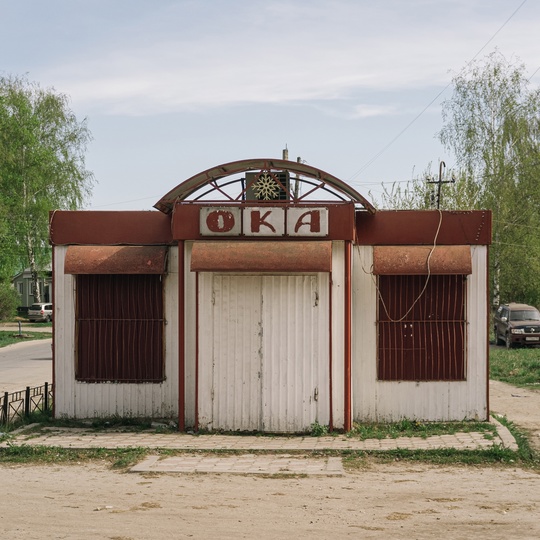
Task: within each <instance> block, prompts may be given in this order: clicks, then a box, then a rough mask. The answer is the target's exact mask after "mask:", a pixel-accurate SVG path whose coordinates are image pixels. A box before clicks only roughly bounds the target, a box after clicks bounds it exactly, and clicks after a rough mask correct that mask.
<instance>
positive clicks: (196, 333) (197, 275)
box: [193, 272, 199, 431]
mask: <svg viewBox="0 0 540 540" xmlns="http://www.w3.org/2000/svg"><path fill="white" fill-rule="evenodd" d="M193 429H194V430H195V431H198V430H199V273H198V272H197V274H195V425H194V426H193Z"/></svg>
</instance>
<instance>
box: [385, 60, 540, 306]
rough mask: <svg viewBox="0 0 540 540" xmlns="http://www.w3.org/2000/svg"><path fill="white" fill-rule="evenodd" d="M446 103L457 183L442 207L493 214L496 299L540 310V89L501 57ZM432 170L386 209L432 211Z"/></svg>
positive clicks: (465, 73)
mask: <svg viewBox="0 0 540 540" xmlns="http://www.w3.org/2000/svg"><path fill="white" fill-rule="evenodd" d="M453 85H454V89H453V95H452V97H451V98H450V99H448V100H447V101H445V102H444V103H443V128H442V130H441V131H440V132H439V134H438V135H439V139H440V141H441V142H442V144H443V145H444V146H445V147H446V148H447V149H448V150H449V151H450V153H452V154H453V156H454V157H455V160H456V165H457V166H456V170H455V171H454V172H453V175H454V176H455V182H454V183H453V184H445V185H444V187H443V197H442V201H441V206H440V207H441V208H443V209H462V210H472V209H490V210H492V213H493V245H492V247H491V250H490V275H491V279H492V282H491V298H492V303H493V305H498V304H499V303H500V302H501V301H502V302H507V301H522V302H527V303H531V304H535V305H539V304H540V277H539V276H540V236H539V235H538V232H539V231H540V168H539V167H538V165H539V164H540V144H539V143H540V138H539V135H540V116H539V112H540V91H539V90H538V89H530V83H529V81H528V79H527V78H526V76H525V67H524V66H523V65H520V64H515V63H512V62H508V61H507V60H506V59H505V58H504V56H503V55H502V54H500V53H499V52H494V53H492V54H490V55H489V56H487V57H486V58H485V59H483V60H479V61H476V62H473V63H471V64H469V65H468V66H467V67H466V68H465V69H464V70H462V71H461V72H460V73H459V75H457V76H456V77H455V78H454V80H453ZM436 176H438V175H434V174H432V173H431V170H430V168H428V170H427V171H426V173H425V174H424V175H423V177H419V178H415V179H413V180H412V181H411V182H410V183H409V184H408V185H407V187H399V186H398V187H396V186H394V187H393V188H392V190H390V191H386V192H385V193H384V194H383V204H385V205H386V206H390V207H394V208H396V207H399V208H429V207H433V197H432V196H431V192H432V189H433V186H432V185H430V184H428V183H427V182H426V178H427V177H430V178H433V177H436Z"/></svg>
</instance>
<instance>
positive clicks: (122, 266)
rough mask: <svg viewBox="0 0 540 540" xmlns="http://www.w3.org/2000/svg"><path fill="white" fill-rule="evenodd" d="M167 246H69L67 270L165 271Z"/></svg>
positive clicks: (94, 271) (112, 272)
mask: <svg viewBox="0 0 540 540" xmlns="http://www.w3.org/2000/svg"><path fill="white" fill-rule="evenodd" d="M167 251H168V250H167V248H166V247H164V246H69V247H68V249H67V253H66V260H65V262H64V272H65V273H66V274H164V273H165V272H166V262H167Z"/></svg>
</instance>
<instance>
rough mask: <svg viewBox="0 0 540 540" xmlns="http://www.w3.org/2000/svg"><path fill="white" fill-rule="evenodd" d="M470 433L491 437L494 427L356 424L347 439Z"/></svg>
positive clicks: (477, 424)
mask: <svg viewBox="0 0 540 540" xmlns="http://www.w3.org/2000/svg"><path fill="white" fill-rule="evenodd" d="M471 431H477V432H480V433H482V432H485V433H487V434H488V435H492V434H494V433H495V432H496V427H495V426H494V425H493V424H491V423H489V422H474V421H469V422H418V421H416V420H407V419H404V420H401V421H400V422H395V423H388V424H375V423H366V424H357V423H355V424H354V425H353V428H352V430H351V431H349V433H347V436H348V437H355V438H359V439H361V440H366V439H396V438H398V437H422V438H423V439H425V438H427V437H432V436H434V435H453V434H454V433H469V432H471Z"/></svg>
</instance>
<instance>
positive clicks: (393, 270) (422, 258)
mask: <svg viewBox="0 0 540 540" xmlns="http://www.w3.org/2000/svg"><path fill="white" fill-rule="evenodd" d="M373 273H374V274H378V275H405V274H408V275H411V274H420V275H422V274H447V275H448V274H461V275H469V274H471V273H472V260H471V248H470V246H436V247H435V248H433V247H430V246H375V247H374V248H373Z"/></svg>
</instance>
